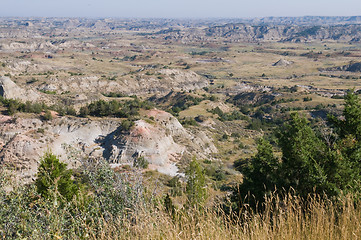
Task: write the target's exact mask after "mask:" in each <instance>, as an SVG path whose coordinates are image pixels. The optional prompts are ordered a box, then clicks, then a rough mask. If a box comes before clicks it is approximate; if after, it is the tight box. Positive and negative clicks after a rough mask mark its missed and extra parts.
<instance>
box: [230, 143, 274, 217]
mask: <svg viewBox="0 0 361 240" xmlns="http://www.w3.org/2000/svg"><path fill="white" fill-rule="evenodd" d="M279 165H280V163H279V161H278V159H277V158H276V157H275V156H274V155H273V149H272V146H271V144H270V143H269V142H268V141H267V140H265V139H264V138H261V139H259V140H258V146H257V153H256V155H255V156H254V157H252V158H251V159H250V161H249V163H248V164H247V165H246V166H245V167H243V168H242V166H236V169H237V170H239V171H240V172H242V174H243V183H242V184H241V185H240V186H237V187H236V188H235V189H234V193H233V195H232V196H231V200H232V201H233V202H234V203H236V205H235V206H233V207H232V208H233V209H234V210H236V209H240V207H241V206H240V204H243V203H244V202H245V201H246V202H247V203H248V204H250V205H251V206H252V207H254V208H255V207H257V206H258V205H259V204H260V203H262V202H263V201H264V198H265V196H266V195H269V194H270V193H271V192H273V191H274V190H275V189H276V186H277V184H278V181H279V180H278V177H279V174H278V169H279Z"/></svg>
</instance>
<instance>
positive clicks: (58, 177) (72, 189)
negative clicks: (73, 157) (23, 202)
mask: <svg viewBox="0 0 361 240" xmlns="http://www.w3.org/2000/svg"><path fill="white" fill-rule="evenodd" d="M66 167H67V164H65V163H62V162H60V161H59V159H58V158H57V157H56V156H55V155H53V154H52V153H50V152H47V153H45V155H44V156H43V158H42V160H41V162H40V166H39V168H38V173H37V178H36V180H35V185H36V187H37V191H38V193H40V194H41V195H42V196H43V197H44V198H47V199H52V198H56V199H57V198H58V197H59V195H58V194H60V195H61V196H62V197H63V198H65V199H66V200H67V201H70V200H72V198H73V196H74V195H75V194H76V193H77V190H78V187H77V185H76V184H75V183H74V182H73V180H72V179H71V177H72V171H71V170H68V169H66Z"/></svg>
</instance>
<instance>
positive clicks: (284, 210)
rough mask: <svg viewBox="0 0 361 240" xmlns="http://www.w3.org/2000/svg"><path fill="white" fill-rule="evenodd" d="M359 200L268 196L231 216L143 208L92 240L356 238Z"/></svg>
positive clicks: (360, 225)
mask: <svg viewBox="0 0 361 240" xmlns="http://www.w3.org/2000/svg"><path fill="white" fill-rule="evenodd" d="M359 203H360V202H356V201H355V199H354V198H353V197H350V196H348V197H344V198H342V199H341V200H340V201H339V202H338V203H337V204H335V203H334V202H332V201H330V200H321V199H319V198H317V197H313V198H310V199H309V201H308V202H307V203H304V202H302V201H301V200H300V199H299V198H297V197H293V196H291V195H290V196H288V197H287V198H286V199H285V200H284V201H279V199H278V198H277V197H275V198H270V199H268V201H267V202H266V204H265V210H264V212H263V213H262V214H259V213H258V214H257V213H254V212H252V211H250V210H249V209H247V208H244V209H243V211H242V212H241V213H240V215H239V216H237V217H235V216H234V217H232V218H230V217H229V215H227V214H224V213H223V212H222V211H221V210H220V209H218V210H217V209H216V210H210V209H206V210H197V209H192V210H188V211H184V210H180V211H177V213H176V215H175V217H171V216H170V215H169V214H167V213H166V211H164V210H163V209H155V208H153V209H152V210H151V211H150V208H148V209H143V210H142V211H141V212H140V213H138V215H137V216H134V218H128V219H117V220H113V221H110V222H108V223H107V224H105V225H104V226H102V229H101V231H100V232H99V233H98V235H97V236H96V235H92V236H91V238H93V239H212V240H218V239H255V240H262V239H320V240H322V239H345V240H346V239H347V240H349V239H361V208H360V206H359Z"/></svg>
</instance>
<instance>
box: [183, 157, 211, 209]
mask: <svg viewBox="0 0 361 240" xmlns="http://www.w3.org/2000/svg"><path fill="white" fill-rule="evenodd" d="M186 178H187V185H186V194H187V200H188V205H189V206H191V207H201V206H202V205H203V204H204V202H205V200H206V198H207V189H206V179H205V175H204V171H203V168H202V167H201V166H200V165H199V163H198V162H197V161H196V160H195V159H193V160H192V161H191V162H190V164H189V166H188V168H187V170H186Z"/></svg>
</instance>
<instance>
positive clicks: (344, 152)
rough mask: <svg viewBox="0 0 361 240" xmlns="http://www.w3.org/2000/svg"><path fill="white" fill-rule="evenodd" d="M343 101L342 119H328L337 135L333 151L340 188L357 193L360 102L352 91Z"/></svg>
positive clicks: (359, 180) (360, 152)
mask: <svg viewBox="0 0 361 240" xmlns="http://www.w3.org/2000/svg"><path fill="white" fill-rule="evenodd" d="M344 99H345V103H344V110H343V117H342V118H337V117H336V116H334V115H330V116H328V117H329V122H330V123H331V125H332V126H333V127H334V128H335V130H336V132H337V133H338V139H337V141H336V144H334V146H333V149H334V150H333V151H334V152H335V154H334V155H335V156H336V157H337V160H338V166H337V167H338V169H339V171H338V176H339V177H338V178H339V185H340V188H341V189H343V190H346V191H348V192H357V191H360V190H361V160H360V159H361V102H360V98H359V97H358V96H357V95H356V94H355V92H354V91H353V90H350V91H349V92H348V93H347V94H346V95H345V97H344ZM336 153H337V154H336Z"/></svg>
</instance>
